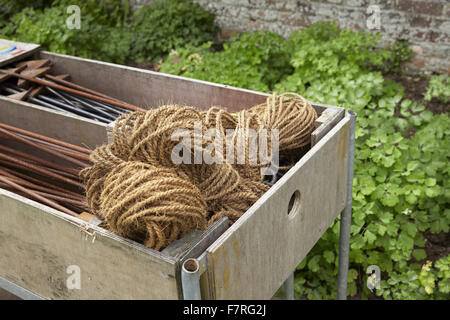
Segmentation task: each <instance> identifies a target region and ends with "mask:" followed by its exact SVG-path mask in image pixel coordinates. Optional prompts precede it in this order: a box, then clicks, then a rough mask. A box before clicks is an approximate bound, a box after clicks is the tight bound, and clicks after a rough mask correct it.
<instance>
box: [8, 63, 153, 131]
mask: <svg viewBox="0 0 450 320" xmlns="http://www.w3.org/2000/svg"><path fill="white" fill-rule="evenodd" d="M50 71H51V63H50V60H47V59H43V60H30V61H23V62H20V63H19V64H17V65H16V66H14V67H12V68H6V69H0V93H2V94H3V95H6V96H8V97H9V98H13V99H17V100H23V101H29V102H31V103H34V104H37V105H40V106H44V107H47V108H50V109H53V110H59V111H64V112H69V113H72V114H76V115H78V116H82V117H85V118H88V119H93V120H96V121H99V122H102V123H110V122H112V121H114V120H115V119H116V118H117V117H118V116H120V115H122V114H124V113H128V112H130V111H145V109H142V108H139V107H137V106H134V105H132V104H129V103H126V102H123V101H120V100H118V99H115V98H112V97H109V96H107V95H105V94H103V93H100V92H97V91H94V90H92V89H88V88H85V87H83V86H80V85H78V84H75V83H73V82H70V81H67V78H69V75H58V76H54V75H50V74H49V72H50ZM42 77H44V78H45V79H43V78H42Z"/></svg>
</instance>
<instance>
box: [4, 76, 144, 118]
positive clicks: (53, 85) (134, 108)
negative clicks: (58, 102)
mask: <svg viewBox="0 0 450 320" xmlns="http://www.w3.org/2000/svg"><path fill="white" fill-rule="evenodd" d="M7 73H8V74H9V75H11V76H14V77H16V78H20V79H24V80H28V81H30V82H34V83H37V84H39V85H42V86H47V87H50V88H53V89H59V90H61V91H66V92H71V93H75V94H78V95H80V96H83V97H86V98H91V99H94V100H99V101H102V102H107V103H110V104H113V105H115V106H119V107H122V108H125V109H129V110H132V111H143V112H145V111H147V110H145V109H143V108H140V107H137V106H134V105H132V104H129V103H124V102H121V101H116V100H111V99H107V98H103V97H99V96H95V95H93V94H90V93H87V92H83V91H79V90H75V89H71V88H68V87H64V86H61V85H58V84H56V83H53V82H50V81H46V80H42V79H39V78H33V77H29V76H26V75H23V74H19V73H16V72H7Z"/></svg>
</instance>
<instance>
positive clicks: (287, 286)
mask: <svg viewBox="0 0 450 320" xmlns="http://www.w3.org/2000/svg"><path fill="white" fill-rule="evenodd" d="M283 287H284V298H285V299H286V300H294V272H292V273H291V274H290V275H289V277H288V278H287V279H286V281H285V282H284V284H283Z"/></svg>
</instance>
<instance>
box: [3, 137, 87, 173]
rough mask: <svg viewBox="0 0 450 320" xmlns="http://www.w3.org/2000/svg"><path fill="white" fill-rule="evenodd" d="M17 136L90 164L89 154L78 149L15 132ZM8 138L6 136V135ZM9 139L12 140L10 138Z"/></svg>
mask: <svg viewBox="0 0 450 320" xmlns="http://www.w3.org/2000/svg"><path fill="white" fill-rule="evenodd" d="M17 135H18V136H21V137H22V138H25V139H28V140H30V141H33V142H36V143H38V144H39V145H40V146H42V147H44V148H48V149H52V150H54V151H57V152H61V153H62V154H65V155H66V156H69V157H72V158H75V159H78V160H82V161H86V163H85V164H86V166H89V165H90V164H89V163H88V162H91V160H90V159H89V156H87V155H86V154H84V153H81V152H78V151H74V150H72V149H67V148H65V147H61V146H58V145H55V144H52V143H49V142H46V141H42V140H39V139H36V138H32V137H27V136H24V135H21V134H17ZM6 138H8V137H6ZM10 140H14V139H12V138H10Z"/></svg>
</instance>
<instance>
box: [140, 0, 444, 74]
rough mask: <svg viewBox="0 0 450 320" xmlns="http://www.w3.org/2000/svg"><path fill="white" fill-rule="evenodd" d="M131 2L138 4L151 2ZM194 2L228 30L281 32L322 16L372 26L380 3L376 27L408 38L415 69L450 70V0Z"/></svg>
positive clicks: (357, 26) (341, 22)
mask: <svg viewBox="0 0 450 320" xmlns="http://www.w3.org/2000/svg"><path fill="white" fill-rule="evenodd" d="M133 1H134V2H135V4H136V5H137V6H139V5H144V4H146V3H150V2H151V0H133ZM194 1H195V2H197V3H199V4H200V5H202V6H203V7H204V8H205V9H206V10H209V11H211V12H213V13H215V14H216V23H217V24H218V25H219V26H220V27H222V28H223V29H224V30H225V32H227V31H232V30H237V31H252V30H270V31H272V32H276V33H279V34H281V35H283V36H288V35H289V33H290V32H291V31H293V30H298V29H301V28H304V27H306V26H308V25H310V24H312V23H315V22H317V21H324V20H335V21H336V22H337V23H338V24H339V25H340V26H341V27H345V28H350V29H353V30H369V29H368V25H367V21H368V20H370V21H372V22H373V21H375V20H373V19H374V18H375V15H376V13H374V12H373V11H372V12H371V13H370V12H369V13H367V9H368V7H369V6H370V5H377V6H378V8H379V17H380V20H379V21H380V29H379V30H378V31H380V32H381V34H382V36H383V40H385V41H390V40H395V39H407V40H409V41H410V43H411V47H412V49H413V50H414V51H415V52H416V57H415V58H414V59H413V60H412V61H411V62H410V63H408V66H409V67H410V68H411V70H413V71H427V72H439V73H448V74H450V58H449V57H450V1H449V0H427V1H422V0H391V1H389V0H311V1H305V0H194ZM370 21H369V23H370ZM369 26H370V24H369ZM376 31H377V30H375V29H372V30H371V32H376Z"/></svg>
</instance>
